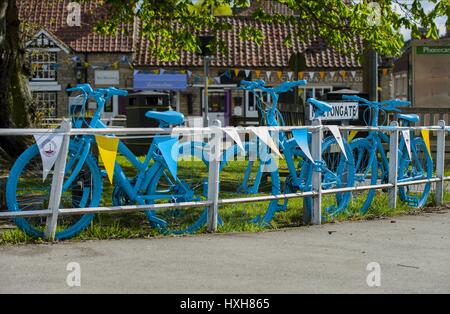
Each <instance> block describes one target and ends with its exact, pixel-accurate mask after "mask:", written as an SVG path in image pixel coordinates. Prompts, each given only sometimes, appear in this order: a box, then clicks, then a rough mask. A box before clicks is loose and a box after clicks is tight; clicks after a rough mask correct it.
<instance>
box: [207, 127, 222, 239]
mask: <svg viewBox="0 0 450 314" xmlns="http://www.w3.org/2000/svg"><path fill="white" fill-rule="evenodd" d="M214 124H215V125H214V126H213V127H211V141H210V155H209V176H208V200H209V201H210V202H212V204H211V205H209V206H208V216H207V222H206V224H207V229H208V232H216V231H217V219H218V215H219V203H218V202H219V183H220V176H219V174H220V158H221V154H222V139H223V134H222V131H221V129H220V127H221V126H222V125H221V122H220V121H219V120H216V121H215V122H214Z"/></svg>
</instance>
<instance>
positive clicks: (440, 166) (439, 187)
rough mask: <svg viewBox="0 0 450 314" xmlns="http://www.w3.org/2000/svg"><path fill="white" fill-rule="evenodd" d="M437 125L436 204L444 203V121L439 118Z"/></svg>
mask: <svg viewBox="0 0 450 314" xmlns="http://www.w3.org/2000/svg"><path fill="white" fill-rule="evenodd" d="M438 125H439V126H440V127H441V128H442V130H439V131H437V150H436V177H438V178H439V179H440V180H439V181H438V182H436V204H437V205H442V204H444V191H445V182H444V167H445V132H446V131H445V121H444V120H439V122H438Z"/></svg>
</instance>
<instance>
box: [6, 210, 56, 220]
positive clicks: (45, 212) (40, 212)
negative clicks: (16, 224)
mask: <svg viewBox="0 0 450 314" xmlns="http://www.w3.org/2000/svg"><path fill="white" fill-rule="evenodd" d="M51 213H52V211H51V210H50V209H42V210H26V211H15V212H14V211H8V212H3V213H0V218H14V217H39V216H48V215H50V214H51Z"/></svg>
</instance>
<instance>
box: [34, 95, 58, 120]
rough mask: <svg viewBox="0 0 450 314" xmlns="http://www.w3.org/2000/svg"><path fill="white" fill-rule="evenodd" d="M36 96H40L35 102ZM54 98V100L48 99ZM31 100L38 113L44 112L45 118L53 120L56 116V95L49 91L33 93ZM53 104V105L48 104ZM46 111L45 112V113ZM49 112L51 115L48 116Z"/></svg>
mask: <svg viewBox="0 0 450 314" xmlns="http://www.w3.org/2000/svg"><path fill="white" fill-rule="evenodd" d="M37 95H42V96H41V97H42V98H41V99H40V100H37V97H36V96H37ZM51 96H54V99H51V98H50V97H51ZM33 99H34V101H35V102H36V105H37V106H36V107H37V110H38V111H41V112H42V111H44V115H45V117H46V118H54V117H57V116H58V93H57V92H49V91H36V92H33ZM50 102H53V105H51V104H50ZM45 111H46V112H45ZM50 112H51V114H49V113H50Z"/></svg>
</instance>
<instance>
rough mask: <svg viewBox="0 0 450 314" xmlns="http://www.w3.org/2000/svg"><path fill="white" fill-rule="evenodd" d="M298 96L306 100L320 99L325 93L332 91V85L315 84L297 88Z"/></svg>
mask: <svg viewBox="0 0 450 314" xmlns="http://www.w3.org/2000/svg"><path fill="white" fill-rule="evenodd" d="M299 90H300V93H299V94H300V97H301V98H302V99H303V98H304V99H303V100H304V101H306V100H307V99H308V98H316V99H321V98H325V97H326V94H327V93H329V92H331V91H333V87H332V86H315V87H307V88H299Z"/></svg>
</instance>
